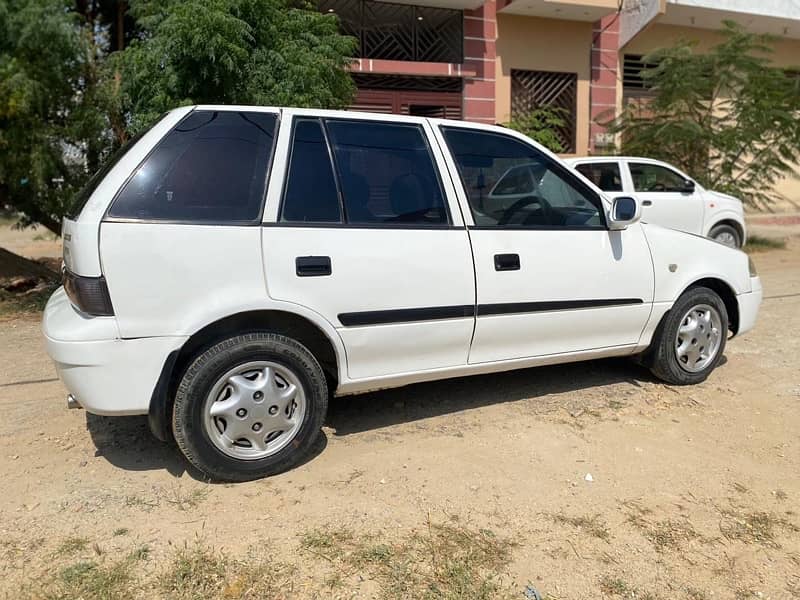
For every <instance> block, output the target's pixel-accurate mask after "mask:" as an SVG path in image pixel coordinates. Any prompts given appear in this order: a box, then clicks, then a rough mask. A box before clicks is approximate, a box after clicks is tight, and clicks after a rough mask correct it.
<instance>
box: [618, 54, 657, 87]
mask: <svg viewBox="0 0 800 600" xmlns="http://www.w3.org/2000/svg"><path fill="white" fill-rule="evenodd" d="M657 66H658V63H654V62H646V61H645V60H644V56H642V55H641V54H626V55H625V56H624V57H623V59H622V87H623V89H625V90H631V91H632V90H646V89H647V83H646V82H645V80H644V79H643V78H642V71H644V70H646V69H655V68H656V67H657Z"/></svg>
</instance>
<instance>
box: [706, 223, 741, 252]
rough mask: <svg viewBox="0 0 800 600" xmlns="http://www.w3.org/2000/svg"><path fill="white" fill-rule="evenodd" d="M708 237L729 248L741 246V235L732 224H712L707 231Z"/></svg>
mask: <svg viewBox="0 0 800 600" xmlns="http://www.w3.org/2000/svg"><path fill="white" fill-rule="evenodd" d="M708 237H710V238H711V239H712V240H714V241H715V242H719V243H720V244H722V245H724V246H730V247H731V248H741V247H742V236H741V234H740V233H739V231H738V230H737V229H736V228H735V227H734V226H733V225H727V224H725V223H722V224H720V225H714V227H712V228H711V231H709V232H708Z"/></svg>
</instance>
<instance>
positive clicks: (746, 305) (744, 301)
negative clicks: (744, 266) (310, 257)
mask: <svg viewBox="0 0 800 600" xmlns="http://www.w3.org/2000/svg"><path fill="white" fill-rule="evenodd" d="M750 282H751V285H752V290H751V291H750V292H748V293H746V294H739V295H738V296H736V302H737V303H738V304H739V329H738V330H737V331H736V335H741V334H743V333H747V332H748V331H750V330H751V329H752V328H753V327H754V326H755V324H756V317H758V309H759V308H760V307H761V298H762V296H763V294H764V290H763V288H762V287H761V279H760V278H759V277H751V278H750Z"/></svg>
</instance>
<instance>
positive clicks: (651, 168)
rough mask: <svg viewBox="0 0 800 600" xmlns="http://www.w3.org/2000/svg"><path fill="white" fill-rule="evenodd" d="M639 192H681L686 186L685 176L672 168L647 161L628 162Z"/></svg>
mask: <svg viewBox="0 0 800 600" xmlns="http://www.w3.org/2000/svg"><path fill="white" fill-rule="evenodd" d="M628 166H629V167H630V169H631V179H633V189H634V190H636V191H637V192H680V191H683V189H684V187H686V184H685V180H684V179H683V177H681V176H680V175H678V174H677V173H676V172H675V171H673V170H672V169H667V168H666V167H662V166H660V165H650V164H646V163H628Z"/></svg>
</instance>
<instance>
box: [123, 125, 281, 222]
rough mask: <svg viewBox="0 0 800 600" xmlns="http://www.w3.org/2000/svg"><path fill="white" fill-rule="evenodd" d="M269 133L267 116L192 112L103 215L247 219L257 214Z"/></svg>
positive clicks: (269, 146) (271, 128)
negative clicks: (107, 213) (107, 212)
mask: <svg viewBox="0 0 800 600" xmlns="http://www.w3.org/2000/svg"><path fill="white" fill-rule="evenodd" d="M274 133H275V115H272V114H266V113H236V112H229V111H219V112H217V111H194V112H193V113H191V114H190V115H189V116H187V117H186V118H185V119H184V120H183V121H181V122H180V123H179V124H178V125H177V126H176V127H175V129H173V130H172V131H171V132H170V133H168V134H167V135H166V136H165V137H164V139H163V140H162V141H161V142H159V144H158V146H156V148H155V150H153V152H152V153H151V154H150V156H148V157H147V159H145V161H144V162H143V163H142V164H141V165H140V166H139V168H138V169H137V170H136V172H135V173H134V175H133V177H131V179H130V180H129V181H128V183H127V184H126V185H125V188H124V189H123V190H122V191H121V192H120V194H119V195H118V196H117V198H116V200H114V204H113V205H112V206H111V210H109V215H110V216H112V217H122V218H133V219H148V220H150V219H154V220H159V219H160V220H171V221H199V222H204V221H206V222H250V221H253V220H255V219H257V218H258V216H259V214H260V212H261V204H262V199H263V196H264V186H265V184H266V178H267V169H268V166H269V160H270V155H271V152H272V140H273V137H274Z"/></svg>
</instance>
